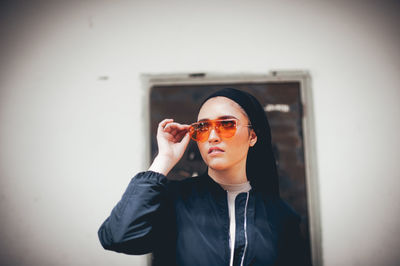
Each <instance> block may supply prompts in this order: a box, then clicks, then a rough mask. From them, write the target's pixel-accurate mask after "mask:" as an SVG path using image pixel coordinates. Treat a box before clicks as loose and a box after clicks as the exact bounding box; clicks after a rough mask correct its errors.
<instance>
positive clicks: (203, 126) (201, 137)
mask: <svg viewBox="0 0 400 266" xmlns="http://www.w3.org/2000/svg"><path fill="white" fill-rule="evenodd" d="M209 129H210V123H209V122H200V123H194V124H193V125H192V126H191V127H190V129H189V133H190V137H191V138H192V139H193V140H194V141H200V142H204V141H206V140H207V139H208V136H209V135H210V130H209Z"/></svg>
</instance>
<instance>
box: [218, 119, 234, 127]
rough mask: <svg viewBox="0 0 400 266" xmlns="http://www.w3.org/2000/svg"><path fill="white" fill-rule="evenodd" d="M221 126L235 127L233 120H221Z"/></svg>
mask: <svg viewBox="0 0 400 266" xmlns="http://www.w3.org/2000/svg"><path fill="white" fill-rule="evenodd" d="M221 126H223V127H224V128H232V127H235V121H234V120H223V121H221Z"/></svg>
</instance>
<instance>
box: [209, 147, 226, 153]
mask: <svg viewBox="0 0 400 266" xmlns="http://www.w3.org/2000/svg"><path fill="white" fill-rule="evenodd" d="M221 152H224V150H223V149H221V148H218V147H211V148H209V149H208V154H210V153H221Z"/></svg>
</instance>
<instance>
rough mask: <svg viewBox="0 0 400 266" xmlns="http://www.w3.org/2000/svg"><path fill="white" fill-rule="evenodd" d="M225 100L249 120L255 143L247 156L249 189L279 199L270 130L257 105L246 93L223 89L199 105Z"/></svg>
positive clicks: (258, 104) (264, 116)
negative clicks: (255, 138)
mask: <svg viewBox="0 0 400 266" xmlns="http://www.w3.org/2000/svg"><path fill="white" fill-rule="evenodd" d="M218 96H222V97H226V98H228V99H231V100H232V101H234V102H236V103H237V104H239V105H240V106H241V107H242V108H243V110H244V111H245V112H246V114H247V116H248V117H249V120H250V123H251V125H252V128H253V130H254V132H255V133H256V135H257V142H256V144H255V145H254V146H253V147H250V149H249V152H248V154H247V162H246V173H247V178H248V179H249V181H250V184H251V187H252V188H253V189H254V190H256V191H261V192H262V193H266V194H267V195H270V196H273V197H279V180H278V172H277V169H276V163H275V157H274V154H273V151H272V144H271V129H270V126H269V123H268V119H267V115H266V114H265V111H264V108H263V107H262V105H261V104H260V102H259V101H258V100H257V99H256V98H255V97H254V96H253V95H251V94H250V93H247V92H244V91H241V90H238V89H233V88H224V89H221V90H218V91H216V92H214V93H213V94H211V95H210V96H208V97H207V98H206V99H205V100H204V101H203V103H202V105H203V104H204V103H205V102H206V101H207V100H209V99H210V98H214V97H218Z"/></svg>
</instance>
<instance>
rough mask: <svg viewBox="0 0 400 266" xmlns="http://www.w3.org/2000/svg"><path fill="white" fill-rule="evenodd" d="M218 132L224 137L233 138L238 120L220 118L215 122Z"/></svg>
mask: <svg viewBox="0 0 400 266" xmlns="http://www.w3.org/2000/svg"><path fill="white" fill-rule="evenodd" d="M215 124H216V125H215V126H216V128H218V134H219V135H220V136H221V137H222V138H231V137H232V136H233V135H235V132H236V120H219V121H216V122H215Z"/></svg>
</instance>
